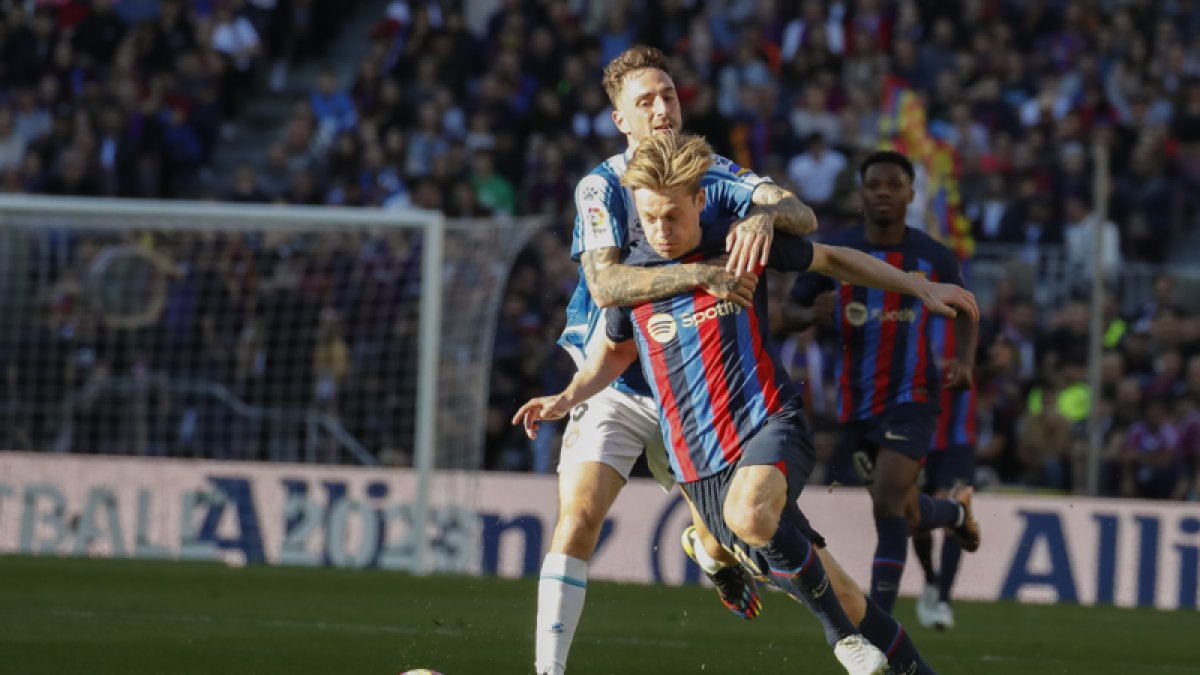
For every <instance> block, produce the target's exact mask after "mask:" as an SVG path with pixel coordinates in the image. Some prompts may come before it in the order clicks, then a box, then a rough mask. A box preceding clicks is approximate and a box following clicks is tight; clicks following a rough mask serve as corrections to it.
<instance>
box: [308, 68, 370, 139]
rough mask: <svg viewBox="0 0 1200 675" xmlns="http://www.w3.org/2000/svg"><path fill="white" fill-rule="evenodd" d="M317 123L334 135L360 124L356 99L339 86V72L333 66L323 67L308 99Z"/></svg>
mask: <svg viewBox="0 0 1200 675" xmlns="http://www.w3.org/2000/svg"><path fill="white" fill-rule="evenodd" d="M308 102H309V105H310V106H312V111H313V115H315V116H316V118H317V123H318V124H319V125H320V126H321V127H322V128H323V129H328V130H329V131H327V132H325V133H328V134H329V135H333V134H334V133H337V132H342V131H348V130H350V129H353V128H354V126H355V125H356V124H358V111H357V110H356V109H355V107H354V100H353V99H351V98H350V95H349V94H348V93H346V92H345V91H340V90H339V89H338V86H337V73H335V72H334V71H333V69H332V68H325V69H322V70H321V72H320V74H319V75H317V86H316V89H315V90H314V91H313V93H312V95H311V96H309V99H308Z"/></svg>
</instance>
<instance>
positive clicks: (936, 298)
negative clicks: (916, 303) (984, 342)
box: [921, 282, 979, 321]
mask: <svg viewBox="0 0 1200 675" xmlns="http://www.w3.org/2000/svg"><path fill="white" fill-rule="evenodd" d="M921 301H922V302H924V303H925V306H926V307H928V308H929V311H931V312H933V313H934V314H940V315H941V316H944V317H947V318H950V319H953V318H954V317H956V316H958V313H959V312H966V313H967V315H968V316H970V317H971V320H972V321H979V305H978V304H976V302H975V294H974V293H972V292H971V291H968V290H967V289H965V288H963V287H962V286H956V285H955V284H939V283H933V282H930V283H928V284H926V287H925V292H924V293H922V294H921Z"/></svg>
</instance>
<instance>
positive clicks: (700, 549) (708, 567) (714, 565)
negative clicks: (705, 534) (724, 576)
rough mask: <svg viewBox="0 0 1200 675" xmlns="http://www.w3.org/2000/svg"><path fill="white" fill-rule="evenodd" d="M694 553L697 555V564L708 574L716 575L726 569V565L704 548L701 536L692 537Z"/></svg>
mask: <svg viewBox="0 0 1200 675" xmlns="http://www.w3.org/2000/svg"><path fill="white" fill-rule="evenodd" d="M692 553H695V554H696V564H697V565H699V566H700V569H702V570H704V571H705V572H707V573H708V574H716V573H717V572H720V571H721V570H722V569H723V568H724V567H725V565H724V563H721V562H719V561H718V560H717V559H716V558H713V557H712V556H711V555H709V554H708V551H707V550H705V548H704V542H702V541H700V535H699V534H696V535H694V536H693V537H692Z"/></svg>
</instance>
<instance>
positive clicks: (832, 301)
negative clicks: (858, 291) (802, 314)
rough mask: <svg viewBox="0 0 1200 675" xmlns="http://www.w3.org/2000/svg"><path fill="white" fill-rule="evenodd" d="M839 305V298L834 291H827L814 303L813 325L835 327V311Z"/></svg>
mask: <svg viewBox="0 0 1200 675" xmlns="http://www.w3.org/2000/svg"><path fill="white" fill-rule="evenodd" d="M836 305H837V298H836V297H835V296H834V294H833V291H825V292H824V293H821V294H820V295H818V296H817V298H816V299H815V300H814V301H813V306H812V319H813V323H816V324H817V325H819V326H832V325H833V310H834V307H835V306H836Z"/></svg>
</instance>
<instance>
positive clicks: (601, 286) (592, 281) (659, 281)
mask: <svg viewBox="0 0 1200 675" xmlns="http://www.w3.org/2000/svg"><path fill="white" fill-rule="evenodd" d="M580 263H581V264H582V265H583V276H584V278H585V279H587V284H588V290H589V291H591V294H592V299H594V300H595V301H596V304H597V305H600V306H601V307H605V308H608V307H628V306H630V305H636V304H638V303H642V302H653V301H655V300H665V299H666V298H670V297H674V296H676V295H679V294H680V293H687V292H689V291H691V290H693V289H696V288H703V289H704V291H705V292H707V293H708V294H709V295H713V296H716V297H717V298H720V299H721V300H728V301H729V302H732V303H735V304H737V305H741V306H742V307H750V306H752V305H753V304H754V288H755V286H756V285H757V284H758V278H757V277H754V276H753V275H740V276H735V275H733V274H730V273H729V272H727V271H726V270H725V269H723V268H722V267H719V266H715V265H706V264H703V263H689V264H685V265H668V266H662V267H634V266H632V265H622V264H621V249H619V248H616V247H614V246H610V247H606V248H599V249H594V250H590V251H584V253H583V256H582V257H581V258H580Z"/></svg>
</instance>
